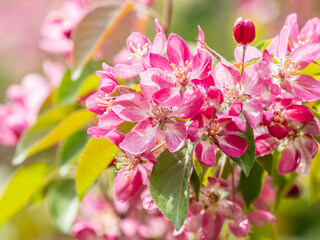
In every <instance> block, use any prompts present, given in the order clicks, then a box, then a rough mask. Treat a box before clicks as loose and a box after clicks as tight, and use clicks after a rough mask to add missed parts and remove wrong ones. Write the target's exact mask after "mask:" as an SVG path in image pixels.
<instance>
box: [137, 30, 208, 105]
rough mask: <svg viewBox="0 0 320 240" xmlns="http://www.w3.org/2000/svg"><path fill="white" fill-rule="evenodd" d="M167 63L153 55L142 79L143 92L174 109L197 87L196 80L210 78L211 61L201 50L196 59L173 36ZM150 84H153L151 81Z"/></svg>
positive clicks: (186, 46)
mask: <svg viewBox="0 0 320 240" xmlns="http://www.w3.org/2000/svg"><path fill="white" fill-rule="evenodd" d="M167 55H168V59H167V58H165V57H163V56H161V55H159V54H153V53H151V54H150V56H149V58H150V67H151V68H149V69H148V70H147V71H146V72H145V73H144V74H143V76H142V78H141V90H142V91H143V92H144V93H146V92H149V90H150V88H151V87H152V86H153V89H152V92H151V93H147V94H148V96H150V97H152V99H153V101H154V102H156V103H157V104H159V105H161V106H163V107H172V106H173V105H174V104H175V103H177V102H178V103H179V102H180V101H181V94H180V92H184V91H186V90H187V88H190V87H192V86H194V83H193V81H194V80H202V79H205V78H207V77H208V76H209V74H210V71H211V65H212V57H211V56H210V55H209V53H208V52H207V51H205V50H203V49H201V48H197V51H196V53H195V54H194V55H192V54H191V53H190V49H189V47H188V45H187V44H186V42H185V41H184V40H183V39H182V38H181V37H180V36H178V35H176V34H171V35H170V36H169V39H168V45H167ZM150 80H151V81H150Z"/></svg>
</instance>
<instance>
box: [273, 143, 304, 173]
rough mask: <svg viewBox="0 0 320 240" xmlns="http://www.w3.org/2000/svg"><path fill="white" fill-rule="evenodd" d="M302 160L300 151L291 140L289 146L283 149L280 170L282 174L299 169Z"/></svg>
mask: <svg viewBox="0 0 320 240" xmlns="http://www.w3.org/2000/svg"><path fill="white" fill-rule="evenodd" d="M300 161H301V154H300V152H299V151H298V150H297V149H295V147H294V145H293V143H292V142H289V144H288V147H287V148H286V149H285V150H283V152H282V154H281V158H280V161H279V167H278V172H279V173H280V174H283V175H285V174H288V173H291V172H293V171H294V170H296V169H297V167H298V166H299V164H300Z"/></svg>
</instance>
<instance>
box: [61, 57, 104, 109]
mask: <svg viewBox="0 0 320 240" xmlns="http://www.w3.org/2000/svg"><path fill="white" fill-rule="evenodd" d="M101 65H102V62H101V61H92V62H89V63H88V64H87V65H86V66H85V67H84V69H83V71H82V72H81V75H80V76H79V78H78V79H77V81H72V79H71V70H70V69H68V70H67V71H66V73H65V74H64V77H63V79H62V82H61V84H60V86H59V88H58V89H57V91H56V94H55V101H56V102H57V103H59V104H62V103H63V104H66V103H72V102H75V101H76V100H77V98H80V97H82V96H84V95H86V94H88V93H89V92H90V91H92V90H94V89H95V88H97V87H98V86H99V79H100V78H99V77H98V76H97V75H96V74H95V71H96V70H98V69H101Z"/></svg>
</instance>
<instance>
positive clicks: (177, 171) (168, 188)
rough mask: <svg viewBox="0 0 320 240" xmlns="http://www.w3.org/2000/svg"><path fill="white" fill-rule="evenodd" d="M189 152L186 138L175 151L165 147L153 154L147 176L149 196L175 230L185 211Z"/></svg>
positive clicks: (190, 146)
mask: <svg viewBox="0 0 320 240" xmlns="http://www.w3.org/2000/svg"><path fill="white" fill-rule="evenodd" d="M192 154H193V144H192V143H190V142H187V144H186V146H185V147H184V148H182V149H181V150H179V151H177V152H175V153H171V152H169V150H168V149H166V150H165V151H164V152H162V153H161V154H160V156H159V157H158V158H157V163H156V165H155V166H154V167H153V170H152V173H151V176H150V182H149V188H150V194H151V197H152V199H153V201H154V202H155V204H156V205H157V207H158V209H159V210H160V211H161V212H162V213H163V214H164V215H165V216H167V217H168V218H169V219H170V221H171V222H172V224H173V226H174V227H175V228H176V229H177V230H179V229H180V228H181V227H182V225H183V222H184V220H185V219H186V217H187V215H188V204H189V194H190V171H191V169H190V168H191V161H192Z"/></svg>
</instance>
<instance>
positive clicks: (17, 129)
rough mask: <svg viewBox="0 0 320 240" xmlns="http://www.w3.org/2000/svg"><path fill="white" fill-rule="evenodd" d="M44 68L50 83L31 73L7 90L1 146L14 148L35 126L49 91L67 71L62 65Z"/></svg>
mask: <svg viewBox="0 0 320 240" xmlns="http://www.w3.org/2000/svg"><path fill="white" fill-rule="evenodd" d="M43 67H44V71H45V73H46V77H47V79H46V78H45V77H43V76H41V75H39V74H36V73H30V74H27V75H26V76H25V77H24V78H23V79H22V81H21V84H14V85H11V86H10V87H9V88H8V90H7V98H8V101H7V103H6V104H1V105H0V143H2V144H4V145H15V144H16V143H17V142H18V140H19V138H20V137H21V135H22V134H23V132H24V131H25V130H26V129H27V128H28V127H30V126H31V125H33V124H34V123H35V121H36V119H37V115H38V113H39V111H40V108H41V106H42V104H43V102H44V101H45V100H46V98H47V97H48V96H49V93H50V90H51V89H52V88H54V87H56V84H57V83H59V82H60V81H61V78H62V75H63V71H64V69H63V66H62V65H61V64H60V63H56V62H51V61H45V62H44V65H43ZM58 78H59V79H58ZM48 80H49V81H48Z"/></svg>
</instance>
